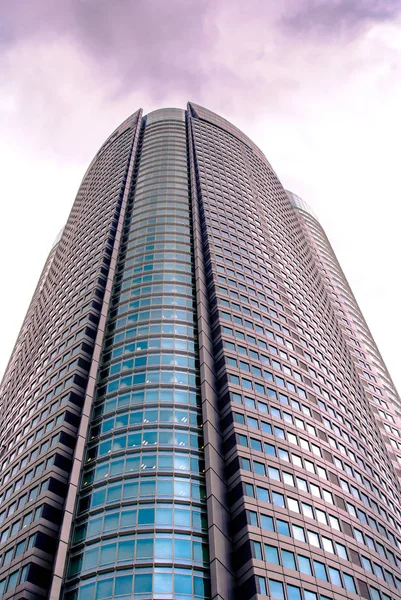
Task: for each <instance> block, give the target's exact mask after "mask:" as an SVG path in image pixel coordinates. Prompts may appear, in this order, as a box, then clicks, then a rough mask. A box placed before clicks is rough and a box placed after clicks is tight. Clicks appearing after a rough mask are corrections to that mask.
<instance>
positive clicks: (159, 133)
mask: <svg viewBox="0 0 401 600" xmlns="http://www.w3.org/2000/svg"><path fill="white" fill-rule="evenodd" d="M142 136H143V137H142V140H141V145H142V147H141V156H140V160H139V161H138V166H137V173H136V180H135V184H134V189H133V191H132V197H131V205H130V207H129V212H128V216H127V222H126V224H125V229H124V233H123V238H122V242H121V248H120V257H119V261H118V267H117V271H116V279H115V286H114V290H113V295H112V302H111V310H110V313H109V320H108V329H107V332H106V336H105V343H104V348H103V353H102V360H101V368H100V371H99V381H98V384H97V394H96V401H95V405H94V409H93V410H94V412H93V416H92V420H91V430H90V434H89V443H88V447H87V451H86V463H85V467H84V472H83V478H82V486H81V491H80V494H79V501H78V511H77V519H76V523H75V529H74V537H73V544H72V547H71V556H70V562H69V568H68V575H67V581H68V584H67V587H66V589H67V590H68V591H67V592H66V598H69V599H75V598H79V599H82V600H84V599H85V600H89V599H90V598H93V599H94V598H105V599H106V598H120V597H121V598H123V597H127V595H128V596H129V597H134V598H137V597H138V598H176V599H177V600H189V599H191V600H192V599H195V598H196V599H199V600H203V599H204V598H208V597H209V592H208V589H209V585H208V583H209V582H208V560H209V559H208V544H207V536H206V533H207V521H206V510H205V498H206V491H205V479H204V475H203V471H204V461H203V453H202V446H203V441H202V429H201V427H200V425H201V423H202V420H201V414H200V410H201V403H200V394H199V365H198V359H197V332H196V320H195V317H196V314H195V306H194V278H193V264H192V263H193V249H192V245H191V219H190V217H191V207H190V199H189V193H188V160H187V150H186V124H185V111H180V110H168V111H163V110H161V111H156V112H155V113H151V114H150V115H148V117H147V118H146V121H145V125H144V131H143V133H142ZM133 563H134V564H135V568H134V569H133V568H132V565H133ZM122 567H125V568H122ZM117 568H118V571H116V569H117ZM99 570H102V575H101V576H100V575H98V576H97V577H91V578H89V579H85V580H84V581H81V583H80V585H79V586H78V585H75V584H74V583H72V584H70V583H69V582H70V581H71V582H74V581H75V580H77V578H78V577H80V578H81V577H82V576H84V575H85V574H88V573H89V574H92V573H93V571H99ZM76 590H77V591H76ZM78 590H79V591H78Z"/></svg>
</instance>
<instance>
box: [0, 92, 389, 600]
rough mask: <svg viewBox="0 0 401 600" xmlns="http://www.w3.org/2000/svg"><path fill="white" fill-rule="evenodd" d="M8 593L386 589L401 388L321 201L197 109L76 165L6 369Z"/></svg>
mask: <svg viewBox="0 0 401 600" xmlns="http://www.w3.org/2000/svg"><path fill="white" fill-rule="evenodd" d="M0 415H1V416H0V418H1V438H0V444H1V448H0V452H1V463H0V467H1V472H0V478H1V481H0V485H1V488H0V595H1V597H2V598H4V599H5V600H8V599H9V598H15V599H18V600H21V599H25V600H39V599H42V598H47V597H48V598H50V599H51V600H58V599H59V598H63V599H65V600H95V599H96V600H107V599H111V598H119V599H128V598H134V599H135V600H145V599H148V600H150V599H160V600H167V599H174V600H211V599H213V600H233V599H235V598H241V599H242V600H251V599H255V600H256V599H262V598H265V597H268V598H272V599H275V600H329V599H330V600H340V599H346V598H347V599H354V598H355V600H356V599H357V598H366V599H369V600H390V599H392V600H395V599H399V598H401V487H400V474H401V466H400V463H401V441H400V440H401V434H400V431H401V404H400V399H399V397H398V396H397V393H396V390H395V388H394V386H393V384H392V381H391V378H390V376H389V374H388V372H387V370H386V367H385V365H384V363H383V361H382V359H381V356H380V354H379V352H378V350H377V348H376V345H375V343H374V340H373V339H372V336H371V334H370V332H369V329H368V327H367V325H366V323H365V321H364V319H363V316H362V314H361V312H360V310H359V308H358V305H357V303H356V301H355V299H354V297H353V295H352V292H351V290H350V288H349V286H348V284H347V281H346V279H345V277H344V275H343V273H342V271H341V268H340V266H339V264H338V262H337V260H336V258H335V255H334V253H333V251H332V248H331V246H330V243H329V242H328V240H327V238H326V236H325V234H324V231H323V230H322V228H321V226H320V224H319V222H318V220H317V218H316V217H315V216H314V215H313V213H312V211H311V210H310V209H309V207H308V206H307V204H306V203H305V202H303V200H301V199H300V198H299V197H298V196H296V195H295V194H293V193H291V192H287V191H285V190H284V188H283V186H282V185H281V183H280V181H279V179H278V177H277V175H276V174H275V172H274V171H273V169H272V167H271V166H270V164H269V162H268V161H267V160H266V158H265V156H264V155H263V153H262V152H261V151H260V150H259V149H258V148H257V147H256V146H255V144H253V142H252V141H251V140H250V139H249V138H247V137H246V136H245V135H244V134H243V133H242V132H241V131H239V130H238V129H237V128H236V127H234V126H233V125H231V124H230V123H228V122H227V121H225V120H224V119H222V118H221V117H219V116H217V115H216V114H214V113H212V112H210V111H208V110H206V109H204V108H202V107H200V106H198V105H196V104H192V103H190V104H188V107H187V110H186V111H185V110H180V109H173V108H167V109H161V110H156V111H154V112H151V113H149V114H148V115H146V116H143V115H142V111H141V110H139V111H137V112H136V113H134V114H133V115H132V116H131V117H129V118H128V119H127V120H126V121H125V122H124V123H122V125H120V126H119V127H118V128H117V129H116V130H115V131H114V132H113V134H112V135H111V136H110V137H109V138H108V139H107V140H106V142H105V143H104V144H103V146H102V147H101V148H100V150H99V151H98V153H97V154H96V156H95V158H94V159H93V161H92V163H91V164H90V166H89V168H88V170H87V172H86V174H85V176H84V179H83V181H82V184H81V186H80V189H79V191H78V195H77V198H76V200H75V203H74V205H73V208H72V211H71V214H70V217H69V219H68V221H67V224H66V226H65V228H64V229H63V231H62V233H61V235H60V236H59V238H58V240H57V241H56V243H55V245H54V247H53V248H52V250H51V252H50V255H49V258H48V260H47V262H46V265H45V267H44V270H43V273H42V275H41V278H40V280H39V283H38V286H37V289H36V291H35V293H34V296H33V299H32V301H31V304H30V307H29V309H28V312H27V316H26V318H25V321H24V323H23V326H22V329H21V332H20V334H19V336H18V339H17V343H16V346H15V348H14V351H13V353H12V356H11V359H10V362H9V365H8V367H7V370H6V373H5V376H4V379H3V382H2V386H1V413H0Z"/></svg>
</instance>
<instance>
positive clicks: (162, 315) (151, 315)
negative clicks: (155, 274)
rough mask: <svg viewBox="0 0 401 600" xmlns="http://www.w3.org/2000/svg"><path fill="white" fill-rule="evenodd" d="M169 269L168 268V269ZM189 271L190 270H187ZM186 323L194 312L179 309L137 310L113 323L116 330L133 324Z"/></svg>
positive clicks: (192, 317) (191, 319) (190, 320)
mask: <svg viewBox="0 0 401 600" xmlns="http://www.w3.org/2000/svg"><path fill="white" fill-rule="evenodd" d="M168 269H170V267H168ZM189 270H190V269H189ZM164 320H169V321H175V320H177V321H188V322H189V323H191V322H193V320H194V312H193V311H189V310H179V309H167V308H165V309H152V310H138V311H137V312H135V313H133V314H130V315H128V316H127V317H120V318H119V319H117V321H116V323H115V327H116V329H120V328H121V327H127V326H130V325H133V324H134V323H138V322H139V323H141V322H144V321H164Z"/></svg>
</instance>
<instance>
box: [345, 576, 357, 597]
mask: <svg viewBox="0 0 401 600" xmlns="http://www.w3.org/2000/svg"><path fill="white" fill-rule="evenodd" d="M343 578H344V585H345V589H346V590H348V591H349V592H353V593H354V594H356V593H357V591H356V587H355V582H354V578H353V577H352V576H351V575H347V573H343Z"/></svg>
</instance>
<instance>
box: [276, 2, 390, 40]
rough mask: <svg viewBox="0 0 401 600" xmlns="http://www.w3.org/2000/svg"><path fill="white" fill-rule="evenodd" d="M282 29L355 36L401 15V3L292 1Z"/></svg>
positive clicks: (300, 33) (291, 31)
mask: <svg viewBox="0 0 401 600" xmlns="http://www.w3.org/2000/svg"><path fill="white" fill-rule="evenodd" d="M290 7H291V9H290V11H289V13H286V14H284V15H283V17H282V19H281V23H280V24H281V26H282V27H283V30H284V31H286V32H287V33H288V34H290V33H295V34H296V35H317V36H327V37H329V38H332V37H337V36H339V35H340V36H341V37H347V38H349V37H354V36H355V35H357V34H358V33H359V32H360V31H361V30H362V29H364V28H365V27H367V26H369V25H372V24H374V23H379V22H383V21H388V20H391V19H394V18H395V17H397V15H399V14H401V0H302V1H299V0H291V1H290Z"/></svg>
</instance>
